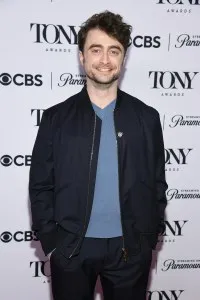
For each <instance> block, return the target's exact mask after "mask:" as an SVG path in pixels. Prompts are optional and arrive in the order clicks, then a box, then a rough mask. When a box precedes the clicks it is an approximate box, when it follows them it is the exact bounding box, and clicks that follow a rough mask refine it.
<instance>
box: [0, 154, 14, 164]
mask: <svg viewBox="0 0 200 300" xmlns="http://www.w3.org/2000/svg"><path fill="white" fill-rule="evenodd" d="M12 161H13V160H12V157H11V156H10V155H3V156H2V157H1V160H0V162H1V164H2V165H3V166H4V167H8V166H10V165H11V164H12Z"/></svg>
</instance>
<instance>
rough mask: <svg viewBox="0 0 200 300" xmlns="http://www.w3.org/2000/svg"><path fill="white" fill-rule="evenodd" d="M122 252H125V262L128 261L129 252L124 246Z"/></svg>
mask: <svg viewBox="0 0 200 300" xmlns="http://www.w3.org/2000/svg"><path fill="white" fill-rule="evenodd" d="M122 252H123V259H124V261H125V262H127V260H128V253H127V251H126V249H125V248H122Z"/></svg>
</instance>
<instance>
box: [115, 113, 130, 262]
mask: <svg viewBox="0 0 200 300" xmlns="http://www.w3.org/2000/svg"><path fill="white" fill-rule="evenodd" d="M115 112H116V109H115V110H114V126H115V135H116V147H117V156H118V160H117V161H118V187H119V204H120V217H121V224H122V253H123V259H124V261H125V262H127V259H128V252H127V250H126V247H125V242H124V228H123V227H124V226H123V219H122V205H121V200H120V199H121V189H120V164H119V157H120V156H119V146H118V138H117V137H118V135H117V128H116V124H115Z"/></svg>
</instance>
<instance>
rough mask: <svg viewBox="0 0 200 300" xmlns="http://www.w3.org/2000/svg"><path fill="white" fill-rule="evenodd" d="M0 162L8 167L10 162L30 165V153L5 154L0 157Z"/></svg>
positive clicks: (20, 165)
mask: <svg viewBox="0 0 200 300" xmlns="http://www.w3.org/2000/svg"><path fill="white" fill-rule="evenodd" d="M0 163H1V165H2V166H4V167H9V166H11V165H12V164H14V165H15V166H18V167H22V166H30V165H31V155H20V154H19V155H16V156H14V157H12V156H10V155H8V154H5V155H3V156H2V157H1V158H0Z"/></svg>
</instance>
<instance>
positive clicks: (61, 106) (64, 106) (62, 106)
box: [44, 93, 80, 117]
mask: <svg viewBox="0 0 200 300" xmlns="http://www.w3.org/2000/svg"><path fill="white" fill-rule="evenodd" d="M79 94H80V93H77V94H75V95H72V96H71V97H69V98H67V99H66V100H64V101H62V102H60V103H58V104H55V105H53V106H51V107H49V108H47V109H46V110H45V112H44V113H45V115H46V116H49V117H53V116H55V115H57V114H58V115H60V114H62V113H63V112H65V111H66V110H68V109H70V108H71V107H72V106H74V105H75V103H76V102H77V99H78V96H79Z"/></svg>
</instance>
